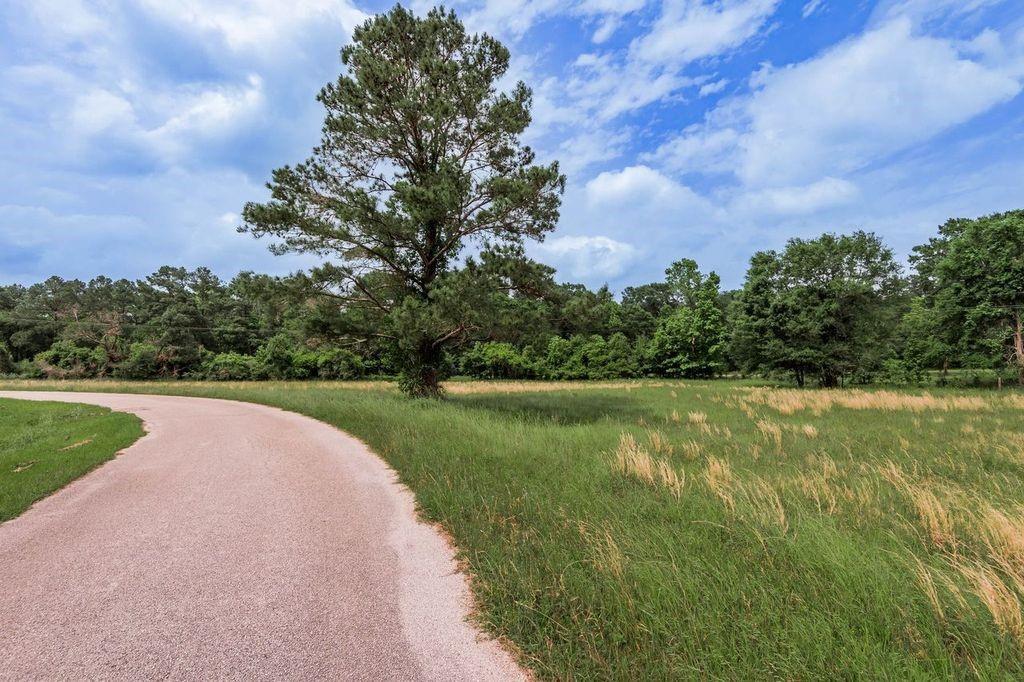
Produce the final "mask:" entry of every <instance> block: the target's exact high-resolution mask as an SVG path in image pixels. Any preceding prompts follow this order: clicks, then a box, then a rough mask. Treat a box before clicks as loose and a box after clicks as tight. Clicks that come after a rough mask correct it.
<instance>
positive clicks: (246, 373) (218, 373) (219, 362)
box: [203, 353, 257, 381]
mask: <svg viewBox="0 0 1024 682" xmlns="http://www.w3.org/2000/svg"><path fill="white" fill-rule="evenodd" d="M256 368H257V360H256V358H254V357H253V356H251V355H242V354H241V353H218V354H217V355H214V356H213V357H212V358H209V359H208V360H206V361H205V362H204V363H203V375H204V376H205V377H206V378H207V379H212V380H214V381H246V380H248V379H252V378H254V377H255V375H256Z"/></svg>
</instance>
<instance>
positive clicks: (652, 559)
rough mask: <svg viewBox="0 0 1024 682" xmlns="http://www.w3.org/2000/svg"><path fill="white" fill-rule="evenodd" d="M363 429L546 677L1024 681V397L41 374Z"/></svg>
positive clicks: (716, 386) (491, 612)
mask: <svg viewBox="0 0 1024 682" xmlns="http://www.w3.org/2000/svg"><path fill="white" fill-rule="evenodd" d="M2 386H3V387H6V388H16V387H17V388H45V389H54V388H66V389H76V388H77V389H80V390H83V389H84V390H110V391H135V392H148V393H177V394H187V395H200V396H208V397H224V398H233V399H238V400H248V401H252V402H259V403H265V404H270V405H276V406H279V407H282V408H284V409H289V410H293V411H296V412H301V413H304V414H307V415H310V416H312V417H315V418H318V419H321V420H323V421H326V422H329V423H332V424H335V425H337V426H339V427H340V428H343V429H345V430H346V431H349V432H350V433H353V434H355V435H357V436H359V437H361V438H363V439H364V440H365V441H366V442H367V443H368V444H369V445H370V446H371V447H372V448H373V449H374V450H375V451H376V452H377V453H378V454H380V455H381V456H382V457H383V458H385V459H386V460H387V461H388V462H390V463H391V465H392V466H394V467H395V469H396V470H397V471H398V472H399V474H400V476H401V478H402V480H403V481H404V482H405V483H406V484H408V485H409V487H410V488H412V489H413V491H414V492H415V493H416V496H417V500H418V503H419V505H420V508H421V512H422V514H423V515H424V516H425V517H426V518H427V519H430V520H433V521H438V522H440V523H441V524H443V525H444V527H445V528H446V529H447V530H448V531H449V532H450V533H451V535H452V537H453V539H454V540H455V542H456V544H457V545H458V547H459V549H460V553H461V557H462V559H463V560H464V561H465V563H466V565H467V567H468V569H469V570H470V572H471V573H472V575H473V578H474V582H473V584H474V591H475V593H476V596H477V599H478V604H479V607H480V613H479V618H480V619H481V621H482V622H483V623H484V624H485V626H486V627H487V628H488V629H490V630H491V631H492V632H494V633H495V634H498V635H500V636H502V637H504V638H506V639H507V640H508V641H510V642H512V643H513V644H514V645H515V647H516V648H517V649H518V650H519V652H520V653H521V656H522V660H523V661H524V663H525V664H526V665H528V666H529V667H531V668H532V669H533V670H534V671H535V672H536V673H537V674H538V675H539V676H540V677H542V678H562V679H564V678H579V679H592V678H617V679H669V678H693V677H699V678H703V677H727V678H733V679H750V678H764V677H773V678H797V679H823V678H844V679H847V678H871V679H878V678H884V679H907V678H929V679H930V678H935V677H942V678H972V677H977V678H984V679H992V678H999V679H1021V678H1024V611H1022V599H1024V395H1022V394H1020V393H1013V392H1004V393H986V392H973V391H953V390H938V389H936V390H931V391H927V392H923V391H859V390H848V391H813V390H805V391H794V390H788V389H771V388H761V387H756V386H751V385H747V384H744V383H738V382H736V383H734V382H708V383H684V382H670V381H651V382H643V381H638V382H615V383H614V385H610V384H609V385H604V386H598V385H594V384H583V385H580V384H555V383H547V384H543V385H539V386H537V389H538V390H535V391H530V390H528V389H529V386H530V384H529V383H527V382H506V383H494V384H491V383H483V382H476V383H466V384H461V383H460V384H458V385H454V384H453V385H452V386H451V387H450V391H449V392H450V398H449V399H448V400H446V401H444V402H422V401H420V402H411V401H407V400H405V399H403V398H401V397H400V396H399V395H397V393H396V392H395V391H394V390H393V388H392V387H390V386H388V385H384V384H360V385H351V384H344V383H338V384H324V383H290V384H289V383H266V384H207V383H113V382H110V383H107V382H80V383H75V382H60V383H57V382H47V383H27V384H25V383H23V384H14V383H11V384H6V385H2Z"/></svg>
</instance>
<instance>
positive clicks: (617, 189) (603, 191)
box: [586, 166, 696, 207]
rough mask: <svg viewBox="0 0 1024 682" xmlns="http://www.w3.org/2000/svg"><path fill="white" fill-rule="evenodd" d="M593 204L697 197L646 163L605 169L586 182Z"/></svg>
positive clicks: (602, 204) (606, 204) (681, 199)
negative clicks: (620, 168)
mask: <svg viewBox="0 0 1024 682" xmlns="http://www.w3.org/2000/svg"><path fill="white" fill-rule="evenodd" d="M586 195H587V200H588V202H589V203H590V204H591V205H592V206H620V207H621V206H627V205H633V204H650V203H677V202H680V201H687V200H692V199H695V198H696V195H695V194H694V192H693V190H691V189H690V188H689V187H686V186H685V185H681V184H679V183H678V182H676V181H675V180H672V179H671V178H669V177H667V176H665V175H662V174H661V173H659V172H658V171H656V170H654V169H653V168H650V167H648V166H629V167H628V168H623V169H622V170H619V171H607V172H604V173H601V174H600V175H598V176H597V177H596V178H594V179H593V180H591V181H590V182H588V183H587V184H586Z"/></svg>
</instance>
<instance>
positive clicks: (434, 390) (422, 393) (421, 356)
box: [399, 341, 444, 398]
mask: <svg viewBox="0 0 1024 682" xmlns="http://www.w3.org/2000/svg"><path fill="white" fill-rule="evenodd" d="M443 359H444V356H443V353H442V352H441V349H440V348H438V347H437V346H436V345H435V344H434V343H432V342H430V341H424V342H422V343H421V344H420V345H419V347H418V348H417V349H416V353H415V358H414V359H413V362H412V366H411V367H410V368H409V369H407V370H406V371H404V372H403V373H402V376H401V377H400V378H399V386H400V387H401V389H402V391H403V392H404V393H405V394H406V395H409V396H410V397H413V398H440V397H442V396H443V395H444V389H443V388H442V387H441V369H442V367H441V364H442V362H443Z"/></svg>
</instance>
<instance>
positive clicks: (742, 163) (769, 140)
mask: <svg viewBox="0 0 1024 682" xmlns="http://www.w3.org/2000/svg"><path fill="white" fill-rule="evenodd" d="M912 28H913V27H912V24H911V23H910V21H909V20H908V19H907V18H900V19H897V20H894V21H892V22H890V23H888V24H885V25H884V26H881V27H879V28H877V29H874V30H872V31H869V32H867V33H864V34H862V35H860V36H858V37H857V38H854V39H851V40H848V41H846V42H844V43H841V44H840V45H838V46H836V47H833V48H831V49H829V50H827V51H825V52H824V53H823V54H821V55H819V56H818V57H816V58H814V59H811V60H808V61H805V62H801V63H798V64H794V65H790V66H787V67H783V68H772V67H765V68H764V69H762V70H761V71H759V72H758V73H757V74H755V76H754V78H753V81H752V84H753V87H754V91H753V93H752V94H751V95H749V96H747V97H746V98H744V99H742V100H740V101H733V102H729V103H727V104H725V105H722V110H721V111H720V112H719V115H718V116H717V117H716V116H715V115H714V114H712V116H711V118H710V119H709V122H708V123H707V124H705V125H702V126H695V127H691V128H689V129H687V130H686V131H684V133H683V134H682V135H680V136H677V137H675V138H673V139H670V140H668V141H667V142H666V143H665V144H663V145H662V146H661V147H660V148H659V149H658V150H657V152H656V153H655V154H654V155H653V158H657V159H661V160H664V161H665V162H666V163H667V164H669V165H670V166H671V167H674V168H679V169H683V170H699V168H700V166H701V165H702V164H708V165H710V166H711V168H712V169H714V170H720V169H721V168H724V167H727V166H728V165H730V164H732V166H733V168H732V170H733V171H734V172H735V173H736V175H737V176H739V178H740V179H742V180H743V181H744V182H745V183H747V184H751V185H772V184H776V185H788V184H799V183H807V182H813V181H815V180H817V179H820V178H821V177H822V176H826V175H831V176H841V175H842V174H845V173H850V172H854V171H857V170H859V169H861V168H863V167H865V166H866V165H867V164H869V163H871V162H873V161H875V160H877V159H880V158H883V157H885V156H887V155H891V154H893V153H895V152H897V151H900V150H902V149H905V148H907V147H909V146H911V145H914V144H917V143H920V142H923V141H925V140H928V139H930V138H932V137H934V136H935V135H937V134H938V133H941V132H943V131H944V130H947V129H949V128H951V127H953V126H955V125H958V124H960V123H963V122H964V121H968V120H970V119H971V118H973V117H974V116H977V115H978V114H980V113H982V112H984V111H987V110H988V109H990V108H992V107H993V106H995V105H997V104H999V103H1001V102H1006V101H1008V100H1010V99H1012V98H1014V97H1015V96H1016V95H1017V94H1018V93H1019V92H1020V91H1021V82H1020V77H1019V75H1018V74H1017V73H1015V71H1014V70H1012V69H1008V68H1006V64H1004V65H1003V67H1000V66H998V65H993V64H985V63H982V62H981V61H979V60H974V59H972V58H971V57H970V56H969V55H967V54H965V53H964V50H963V49H962V47H961V46H960V45H958V44H957V43H955V42H954V41H952V40H943V39H938V38H933V37H928V36H921V35H916V34H915V33H914V32H913V30H912Z"/></svg>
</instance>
